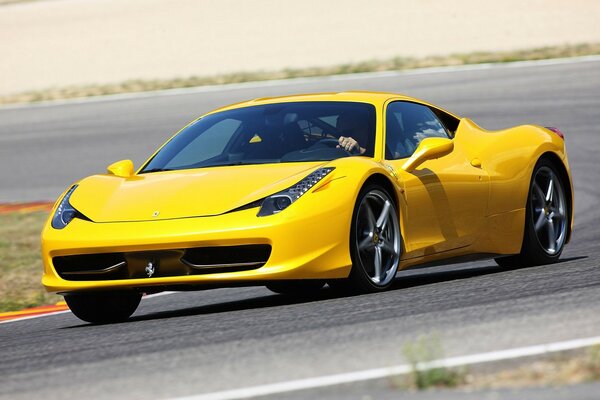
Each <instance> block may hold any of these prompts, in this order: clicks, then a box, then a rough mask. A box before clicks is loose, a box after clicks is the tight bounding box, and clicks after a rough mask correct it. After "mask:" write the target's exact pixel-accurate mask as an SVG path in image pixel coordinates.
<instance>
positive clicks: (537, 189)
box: [533, 182, 546, 205]
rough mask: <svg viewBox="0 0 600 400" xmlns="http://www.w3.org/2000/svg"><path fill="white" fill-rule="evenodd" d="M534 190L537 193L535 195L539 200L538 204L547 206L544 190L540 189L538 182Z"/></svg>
mask: <svg viewBox="0 0 600 400" xmlns="http://www.w3.org/2000/svg"><path fill="white" fill-rule="evenodd" d="M533 190H534V191H535V194H536V196H537V198H538V203H539V204H541V205H545V202H544V199H545V198H546V196H545V195H544V192H543V191H542V188H541V187H540V185H538V184H537V182H535V183H534V184H533Z"/></svg>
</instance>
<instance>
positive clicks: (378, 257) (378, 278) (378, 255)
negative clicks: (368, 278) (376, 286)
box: [373, 246, 381, 283]
mask: <svg viewBox="0 0 600 400" xmlns="http://www.w3.org/2000/svg"><path fill="white" fill-rule="evenodd" d="M373 266H374V267H375V276H374V277H373V279H374V280H375V282H377V283H379V282H381V248H380V247H378V246H376V247H375V258H374V260H373Z"/></svg>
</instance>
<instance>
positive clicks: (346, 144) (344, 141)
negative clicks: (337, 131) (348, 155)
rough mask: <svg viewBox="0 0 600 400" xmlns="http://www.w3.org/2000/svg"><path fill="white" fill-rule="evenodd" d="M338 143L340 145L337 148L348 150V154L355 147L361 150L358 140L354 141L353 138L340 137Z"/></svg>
mask: <svg viewBox="0 0 600 400" xmlns="http://www.w3.org/2000/svg"><path fill="white" fill-rule="evenodd" d="M338 141H339V143H340V144H339V145H338V146H337V147H338V148H342V149H344V150H346V151H347V152H350V151H351V150H352V149H353V148H355V147H356V148H357V149H360V146H359V145H358V142H357V141H356V140H354V139H352V138H351V137H345V136H340V138H339V140H338Z"/></svg>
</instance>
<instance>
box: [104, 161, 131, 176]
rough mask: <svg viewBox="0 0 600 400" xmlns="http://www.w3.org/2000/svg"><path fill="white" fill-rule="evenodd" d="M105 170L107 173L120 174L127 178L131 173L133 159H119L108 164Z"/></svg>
mask: <svg viewBox="0 0 600 400" xmlns="http://www.w3.org/2000/svg"><path fill="white" fill-rule="evenodd" d="M106 170H107V171H108V173H109V174H112V175H115V176H120V177H122V178H129V177H130V176H132V175H133V161H131V160H121V161H117V162H116V163H113V164H110V165H109V166H108V167H107V168H106Z"/></svg>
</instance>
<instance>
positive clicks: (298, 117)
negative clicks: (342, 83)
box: [141, 101, 375, 173]
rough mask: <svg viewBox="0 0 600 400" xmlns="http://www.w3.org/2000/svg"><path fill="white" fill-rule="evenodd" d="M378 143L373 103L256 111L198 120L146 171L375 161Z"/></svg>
mask: <svg viewBox="0 0 600 400" xmlns="http://www.w3.org/2000/svg"><path fill="white" fill-rule="evenodd" d="M340 136H345V137H352V138H353V139H354V140H356V141H357V142H358V145H359V146H360V147H362V149H363V150H364V151H363V152H362V153H361V152H360V150H359V149H358V148H355V149H353V150H352V151H351V152H347V151H346V150H344V149H342V148H339V147H338V146H337V145H338V139H339V137H340ZM374 142H375V107H374V106H373V105H371V104H366V103H352V102H322V101H320V102H297V103H278V104H268V105H260V106H252V107H245V108H239V109H235V110H229V111H222V112H219V113H215V114H211V115H208V116H206V117H204V118H201V119H199V120H197V121H195V122H194V123H192V124H190V125H189V126H188V127H186V128H185V129H184V130H182V131H181V132H180V133H179V134H178V135H176V136H175V137H174V138H173V139H171V140H170V141H169V142H168V143H167V144H166V145H165V146H164V147H163V148H162V149H161V150H160V151H159V152H158V153H157V154H156V155H155V156H154V157H153V158H152V159H151V160H150V162H149V163H148V164H147V165H146V166H145V167H144V169H143V170H142V171H141V172H142V173H143V172H155V171H168V170H177V169H189V168H203V167H214V166H220V165H239V164H265V163H280V162H299V161H328V160H334V159H336V158H340V157H348V156H351V155H363V156H369V157H372V156H373V147H374Z"/></svg>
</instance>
